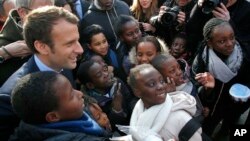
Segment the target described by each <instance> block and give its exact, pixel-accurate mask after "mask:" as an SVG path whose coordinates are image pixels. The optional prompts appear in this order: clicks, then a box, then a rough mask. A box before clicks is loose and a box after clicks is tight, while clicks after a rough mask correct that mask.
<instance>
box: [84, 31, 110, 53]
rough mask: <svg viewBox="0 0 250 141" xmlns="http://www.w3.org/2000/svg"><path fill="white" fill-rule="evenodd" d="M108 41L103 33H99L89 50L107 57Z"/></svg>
mask: <svg viewBox="0 0 250 141" xmlns="http://www.w3.org/2000/svg"><path fill="white" fill-rule="evenodd" d="M108 46H109V45H108V41H107V39H106V37H105V35H104V34H103V33H98V34H96V35H94V36H92V38H91V42H90V45H89V48H90V49H91V50H92V51H94V52H95V53H97V54H99V55H101V56H105V55H107V53H108Z"/></svg>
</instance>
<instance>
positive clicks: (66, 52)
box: [0, 7, 83, 139]
mask: <svg viewBox="0 0 250 141" xmlns="http://www.w3.org/2000/svg"><path fill="white" fill-rule="evenodd" d="M46 8H48V7H42V8H38V9H36V10H33V12H32V13H31V14H30V15H28V17H27V19H26V21H25V22H24V27H23V32H24V39H25V42H26V44H27V46H28V47H29V48H30V50H31V51H32V52H33V53H34V55H33V56H32V57H31V58H30V59H29V61H28V62H26V63H25V64H24V65H23V66H22V67H21V68H19V69H18V70H17V71H16V72H15V73H14V74H13V75H12V76H11V77H9V78H8V80H7V81H6V82H5V83H4V84H3V86H2V87H1V88H0V138H1V139H2V138H3V137H5V139H7V138H6V137H7V136H9V135H10V134H11V133H12V132H13V129H14V127H16V126H17V124H18V123H19V119H18V118H17V116H16V114H15V113H14V112H13V110H12V107H11V103H10V95H11V92H12V89H13V87H14V86H15V84H16V82H17V80H18V79H20V78H21V77H22V76H24V75H26V74H29V73H32V72H37V71H55V72H58V73H62V74H63V75H65V76H66V77H67V78H68V79H69V80H70V81H71V83H72V84H73V85H74V79H73V75H72V72H71V70H72V69H74V68H75V67H76V61H77V57H78V56H79V55H81V54H82V53H83V49H82V47H81V45H80V44H79V42H78V39H79V33H78V27H77V24H78V18H77V17H76V16H75V15H73V14H72V13H70V12H68V11H66V10H63V9H60V11H58V10H56V8H54V10H53V9H50V10H47V9H46ZM62 29H63V30H62Z"/></svg>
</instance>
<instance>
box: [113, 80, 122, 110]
mask: <svg viewBox="0 0 250 141" xmlns="http://www.w3.org/2000/svg"><path fill="white" fill-rule="evenodd" d="M114 85H115V90H114V98H113V101H112V109H113V111H114V112H117V113H119V112H122V110H123V109H122V99H123V96H122V94H121V83H115V84H114Z"/></svg>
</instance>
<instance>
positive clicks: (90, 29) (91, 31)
mask: <svg viewBox="0 0 250 141" xmlns="http://www.w3.org/2000/svg"><path fill="white" fill-rule="evenodd" d="M99 33H103V34H104V30H103V28H102V27H101V26H100V25H97V24H93V25H90V26H87V27H86V28H84V30H83V31H82V37H83V38H82V44H90V42H91V39H92V37H93V36H94V35H96V34H99Z"/></svg>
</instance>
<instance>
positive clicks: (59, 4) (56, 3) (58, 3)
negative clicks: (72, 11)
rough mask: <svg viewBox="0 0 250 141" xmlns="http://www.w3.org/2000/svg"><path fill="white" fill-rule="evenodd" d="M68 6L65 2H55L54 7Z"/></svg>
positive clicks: (60, 0) (63, 0)
mask: <svg viewBox="0 0 250 141" xmlns="http://www.w3.org/2000/svg"><path fill="white" fill-rule="evenodd" d="M66 4H68V2H67V0H55V6H58V7H64V6H65V5H66Z"/></svg>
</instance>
